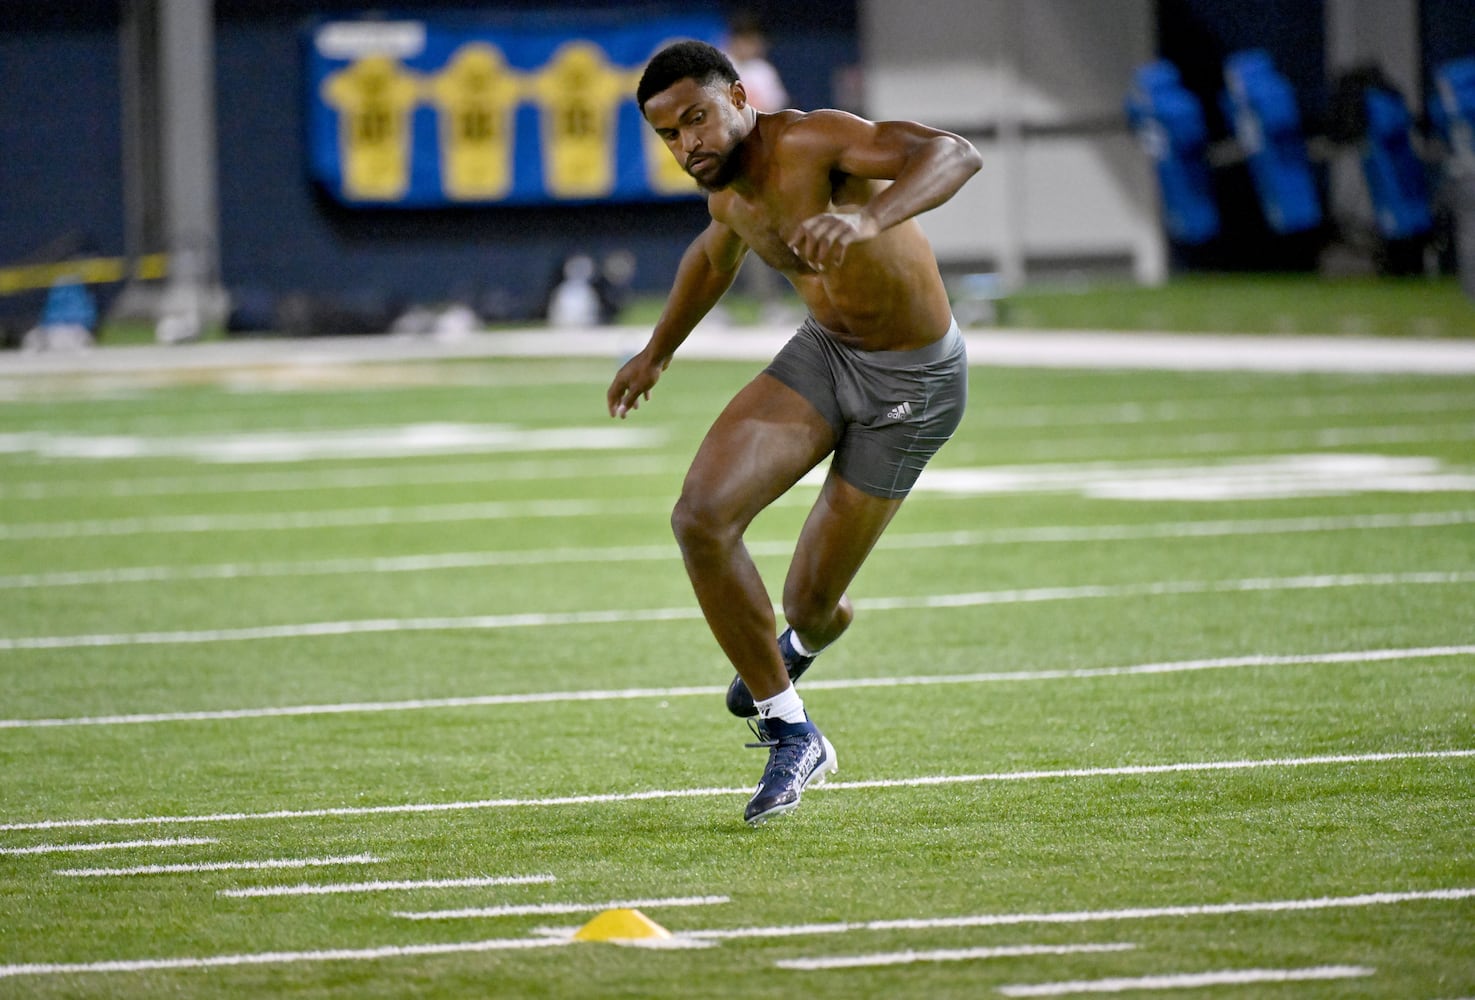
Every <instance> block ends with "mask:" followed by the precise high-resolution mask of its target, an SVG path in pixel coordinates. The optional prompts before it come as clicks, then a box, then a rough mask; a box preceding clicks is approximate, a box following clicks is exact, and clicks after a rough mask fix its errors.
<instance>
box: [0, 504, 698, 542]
mask: <svg viewBox="0 0 1475 1000" xmlns="http://www.w3.org/2000/svg"><path fill="white" fill-rule="evenodd" d="M669 506H670V500H669V499H667V498H664V497H655V498H650V499H630V500H553V499H546V500H488V501H485V502H481V503H448V504H425V505H422V506H418V507H350V508H342V509H337V510H301V511H282V512H276V513H265V514H259V513H253V514H179V515H159V516H155V517H122V518H113V519H105V520H91V521H27V522H22V523H13V524H0V540H4V541H29V540H35V539H43V538H51V539H56V538H99V537H119V536H125V535H152V534H162V535H178V534H193V533H200V532H215V531H253V532H255V531H298V530H307V529H320V528H361V527H370V526H384V525H394V524H446V523H454V522H458V521H495V520H507V519H509V518H523V517H528V518H555V517H596V516H598V517H610V516H615V515H625V514H650V513H653V512H656V511H663V510H665V509H666V508H667V507H669Z"/></svg>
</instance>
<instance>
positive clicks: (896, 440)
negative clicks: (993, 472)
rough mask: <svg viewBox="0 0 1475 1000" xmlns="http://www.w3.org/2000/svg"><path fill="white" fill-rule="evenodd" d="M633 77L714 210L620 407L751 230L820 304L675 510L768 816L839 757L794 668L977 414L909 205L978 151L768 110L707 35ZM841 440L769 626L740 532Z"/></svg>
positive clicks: (713, 296)
mask: <svg viewBox="0 0 1475 1000" xmlns="http://www.w3.org/2000/svg"><path fill="white" fill-rule="evenodd" d="M636 98H637V100H638V101H639V104H640V110H641V114H643V115H644V116H645V119H646V121H647V122H648V123H649V124H650V126H651V127H652V128H654V129H655V131H656V134H657V135H658V136H660V137H661V139H662V140H663V141H664V142H665V144H666V148H668V149H669V150H670V151H671V155H672V156H675V157H676V160H677V162H679V163H680V164H681V165H682V166H683V167H684V168H685V169H686V171H687V173H689V174H690V175H691V176H692V177H693V178H695V179H696V181H697V183H698V184H699V185H701V187H702V188H703V189H704V191H705V192H706V195H707V209H708V212H709V214H710V215H711V222H710V223H709V224H708V225H707V228H706V229H704V230H703V231H702V233H701V234H700V235H699V236H697V238H696V239H695V240H694V241H692V243H691V245H690V246H689V247H688V248H687V250H686V252H685V253H684V254H683V256H682V259H681V263H680V265H679V267H678V268H677V272H676V278H675V282H674V284H673V286H672V290H671V293H670V296H669V298H668V299H667V302H666V307H665V309H664V311H663V312H662V314H661V317H660V319H659V320H657V322H656V325H655V329H654V332H653V333H652V335H651V338H650V341H649V343H647V344H646V345H645V347H644V349H642V350H641V351H640V353H639V354H637V355H635V357H633V358H631V359H630V361H629V362H628V363H626V364H625V365H624V366H623V367H622V368H621V369H620V371H619V373H618V374H617V375H616V376H615V379H614V382H613V383H612V384H611V385H610V387H609V392H608V394H607V401H608V404H609V411H610V415H611V416H616V417H621V418H623V417H625V415H626V414H627V413H629V412H630V411H631V410H634V409H636V408H637V407H638V406H639V405H640V402H641V400H649V399H650V390H651V388H652V387H653V386H654V385H655V384H656V382H657V380H659V379H660V377H661V373H662V372H664V371H665V370H666V367H667V366H668V365H669V364H670V363H671V357H672V355H673V354H674V353H675V352H676V349H677V348H678V347H679V346H680V345H681V343H682V342H683V341H684V340H685V339H686V337H687V335H688V334H690V333H691V331H692V328H693V327H695V326H696V324H697V322H698V321H699V320H700V319H701V318H702V317H703V316H705V315H706V314H707V312H708V310H710V309H711V308H712V307H713V306H714V305H716V304H717V301H718V300H719V299H720V298H721V297H722V295H723V293H724V292H726V291H727V289H728V287H729V286H730V285H731V284H732V282H733V278H734V276H735V275H736V274H737V271H738V267H739V265H740V264H741V263H742V260H743V257H744V255H745V254H746V253H747V252H748V251H749V250H751V251H753V252H754V253H756V254H757V255H758V256H759V257H760V258H761V259H762V260H764V261H765V262H767V263H768V264H769V265H771V266H772V267H773V268H775V269H776V270H778V271H779V272H780V273H782V274H783V275H784V276H785V277H786V278H788V280H789V281H790V282H791V283H792V284H793V286H794V288H795V289H796V290H797V291H798V293H799V295H800V297H801V298H802V299H803V300H804V303H805V305H806V306H807V307H808V310H809V316H808V318H807V319H806V320H805V322H804V323H803V325H802V326H801V327H800V328H799V330H798V332H797V333H796V334H795V336H794V338H793V339H792V340H790V341H789V343H788V344H787V345H786V346H785V347H784V348H783V350H782V351H780V352H779V354H778V356H777V357H776V358H774V360H773V363H772V364H771V365H770V366H769V367H768V368H767V369H766V370H765V371H764V372H763V373H762V374H760V375H758V376H757V377H756V378H755V379H754V380H753V381H752V382H750V383H748V385H747V386H746V387H744V388H743V389H742V390H741V391H739V392H738V394H737V395H736V396H735V397H734V398H733V399H732V401H731V402H730V403H729V404H728V405H727V407H726V409H724V410H723V411H722V414H721V415H720V416H719V417H718V418H717V421H716V423H714V424H713V425H712V428H711V430H710V431H708V433H707V437H706V439H705V440H704V441H703V442H702V445H701V447H700V449H699V450H698V451H697V455H696V458H695V459H694V460H693V462H692V465H691V469H690V471H689V472H688V473H687V476H686V482H685V483H684V484H683V486H682V490H681V498H680V500H678V501H677V504H676V508H675V510H674V512H673V514H672V517H671V523H672V527H673V529H674V531H675V533H676V539H677V541H678V542H679V543H680V546H681V553H682V558H683V560H684V561H685V563H686V571H687V574H688V575H689V576H690V577H691V583H692V587H693V589H694V590H695V591H696V597H697V601H698V603H699V604H700V605H701V608H702V613H703V615H704V616H705V617H706V620H707V624H708V625H709V626H710V627H711V629H712V634H713V635H714V636H715V637H716V639H717V643H718V645H720V646H721V647H722V650H723V652H724V653H726V654H727V658H728V659H729V660H731V661H732V665H733V667H734V668H736V670H737V677H736V678H735V679H734V680H733V682H732V685H731V687H730V688H729V690H728V695H727V703H728V708H729V709H730V710H731V711H732V712H733V713H734V714H735V715H739V716H748V717H751V716H753V715H755V714H756V715H757V716H758V723H757V727H756V731H757V733H758V737H759V739H760V741H761V742H760V743H758V744H754V745H756V746H762V747H767V748H768V749H769V760H768V765H767V767H766V768H765V769H764V772H763V777H762V779H761V780H760V781H759V784H758V788H757V790H756V791H755V792H754V794H753V797H752V800H751V801H750V802H749V803H748V805H747V808H746V810H745V811H744V818H745V819H746V820H747V821H748V822H749V823H752V824H755V825H756V824H758V823H762V822H763V821H764V820H766V819H768V818H769V817H771V816H774V815H777V814H779V813H784V812H787V811H789V810H790V809H793V808H794V807H795V806H796V805H798V804H799V798H800V795H801V793H802V792H803V791H804V789H805V787H806V786H807V785H809V784H812V783H814V784H817V783H818V782H820V781H823V780H824V778H825V777H826V776H828V775H829V774H831V773H833V772H834V770H835V750H834V747H833V746H831V745H830V742H829V740H827V739H826V738H825V737H824V736H823V735H822V734H821V733H820V731H819V729H818V728H817V727H816V726H815V725H814V723H813V722H811V721H810V720H809V717H808V715H807V714H806V713H805V711H804V703H803V701H802V700H801V699H800V697H799V695H798V692H797V691H795V689H794V685H793V681H794V680H795V679H797V678H798V676H799V675H800V674H802V673H803V672H804V670H805V669H807V668H808V666H809V664H810V663H811V662H812V661H813V659H814V656H815V654H817V653H818V652H819V651H820V650H822V649H824V648H825V647H826V646H828V645H829V644H830V643H831V642H833V641H834V640H835V639H836V638H838V637H839V635H840V634H841V633H842V632H844V631H845V629H846V628H848V627H849V626H850V622H851V619H852V617H853V616H854V611H853V609H852V606H851V603H850V600H849V598H848V597H846V594H845V591H846V588H847V587H849V585H850V583H851V581H852V580H853V579H854V578H855V574H856V573H857V571H858V570H859V569H860V566H861V563H862V562H864V560H865V558H866V556H867V555H868V554H869V553H870V551H871V548H872V546H874V545H875V543H876V540H877V539H878V538H879V537H880V536H881V532H882V531H883V530H884V529H885V528H886V525H887V523H888V522H890V520H891V518H892V517H893V516H894V515H895V514H896V511H897V509H898V508H899V507H900V505H901V502H902V499H903V498H904V497H905V496H906V494H907V492H908V491H909V490H910V489H911V487H912V485H913V483H915V482H916V479H917V476H918V474H919V473H920V472H921V470H922V466H923V465H925V464H926V462H927V460H928V459H929V458H931V457H932V455H933V453H935V452H936V451H937V449H938V448H939V447H941V446H942V444H943V442H945V441H946V440H947V439H948V437H949V436H950V435H951V434H952V432H953V430H954V429H955V428H956V427H957V425H958V422H959V421H960V420H961V419H962V415H963V407H964V404H965V402H966V398H967V379H968V374H967V357H966V354H965V352H964V346H963V338H962V335H961V334H960V333H959V332H958V326H957V323H956V322H954V320H953V317H952V311H951V308H950V306H949V303H948V296H947V291H946V289H945V288H944V286H943V282H942V277H941V275H940V274H939V272H938V267H937V261H936V259H935V258H934V256H933V254H932V250H931V247H930V246H929V245H928V243H927V240H926V237H925V236H923V234H922V230H921V228H920V227H919V226H918V224H917V222H916V221H915V219H914V216H916V215H918V214H920V213H922V212H925V211H927V210H928V209H931V208H935V207H937V206H938V205H941V204H942V203H943V202H945V201H947V200H948V199H949V198H950V197H952V196H953V194H955V193H956V192H957V191H958V190H959V189H960V188H961V187H962V186H963V183H964V182H965V181H967V180H968V178H969V177H971V176H972V175H973V174H974V173H975V172H977V170H978V169H979V166H980V165H981V161H980V158H979V155H978V152H977V151H976V150H975V149H974V148H973V147H972V146H971V145H969V143H968V142H967V141H966V140H964V139H962V138H960V137H959V136H956V135H953V134H951V133H949V132H942V131H939V130H937V129H931V128H926V127H924V126H922V125H918V124H915V123H913V122H870V121H866V120H864V119H862V118H857V117H856V116H854V115H851V114H847V113H845V112H841V111H815V112H810V113H808V114H805V113H801V112H798V111H779V112H777V113H774V114H760V113H759V112H757V111H756V110H755V109H754V108H753V107H752V106H751V105H750V104H748V101H747V95H746V94H745V92H744V90H743V85H742V83H741V82H739V80H738V75H737V73H736V72H735V71H734V70H733V67H732V64H731V63H730V62H729V61H728V59H727V57H726V56H724V55H723V54H722V53H721V52H720V51H718V50H717V49H715V48H713V47H712V46H710V45H707V44H705V43H702V42H677V43H675V44H673V45H670V46H668V47H666V48H664V49H662V50H661V51H660V52H659V53H657V54H656V55H655V57H654V58H652V59H651V61H650V63H649V64H648V65H647V66H646V69H645V73H644V75H643V76H642V77H641V80H640V84H639V87H638V89H637V91H636ZM888 182H889V183H888ZM831 453H833V455H834V458H833V459H832V461H831V463H830V469H829V474H828V476H827V477H826V479H825V483H824V486H823V488H822V489H821V491H820V495H819V499H818V500H817V501H816V502H815V505H814V508H813V509H812V510H811V511H810V513H809V517H808V519H807V520H806V522H805V524H804V528H803V530H802V531H801V533H800V536H799V541H798V544H797V546H796V548H795V551H794V558H793V561H792V563H791V564H790V566H789V572H788V577H787V579H786V580H785V581H784V597H783V610H784V617H785V618H786V619H787V620H788V624H789V628H788V629H786V630H785V632H784V633H783V635H781V636H779V638H778V642H777V643H775V641H774V631H775V628H776V623H775V621H774V613H773V605H772V603H771V601H770V599H769V597H768V592H767V590H766V588H765V587H764V584H763V581H762V579H760V577H759V575H758V571H757V568H756V567H755V566H754V564H753V560H752V558H751V557H750V556H749V555H748V551H747V549H746V547H745V546H744V545H743V533H744V531H745V530H746V529H747V527H748V524H749V523H750V522H751V521H752V520H753V518H754V517H756V516H757V514H758V513H759V511H761V510H763V509H764V508H765V507H767V506H768V505H769V504H771V503H773V502H774V501H775V500H777V499H778V498H779V497H780V496H782V495H783V494H784V493H785V492H786V491H787V490H788V489H789V488H790V487H791V486H793V485H794V484H795V483H797V482H798V481H799V479H800V478H801V477H803V476H804V474H805V473H807V472H809V470H810V469H812V468H814V467H815V466H816V465H818V464H819V463H820V461H822V460H823V459H824V458H825V457H826V456H827V455H830V454H831Z"/></svg>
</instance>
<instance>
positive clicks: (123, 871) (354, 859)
mask: <svg viewBox="0 0 1475 1000" xmlns="http://www.w3.org/2000/svg"><path fill="white" fill-rule="evenodd" d="M378 863H379V859H378V858H376V857H374V855H372V854H345V855H340V856H338V857H329V858H267V859H265V860H262V861H210V862H205V863H203V864H195V865H138V866H136V867H133V868H63V869H60V870H58V871H56V872H53V874H55V875H69V876H72V877H74V878H103V877H107V876H112V875H182V874H188V873H191V872H227V871H262V870H268V869H275V868H326V867H330V866H333V865H373V864H378Z"/></svg>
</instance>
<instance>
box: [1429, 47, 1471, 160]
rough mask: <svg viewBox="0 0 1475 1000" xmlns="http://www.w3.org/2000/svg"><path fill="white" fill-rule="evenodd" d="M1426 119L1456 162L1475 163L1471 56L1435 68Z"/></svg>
mask: <svg viewBox="0 0 1475 1000" xmlns="http://www.w3.org/2000/svg"><path fill="white" fill-rule="evenodd" d="M1429 118H1430V120H1431V121H1433V123H1434V126H1435V128H1437V129H1438V130H1439V134H1440V135H1441V136H1442V137H1443V138H1444V140H1445V142H1447V143H1449V147H1450V150H1451V152H1453V154H1454V156H1455V158H1456V159H1461V158H1463V159H1465V160H1466V161H1467V162H1471V163H1475V56H1466V57H1465V58H1463V59H1451V60H1450V61H1449V62H1446V63H1442V64H1441V65H1440V66H1439V67H1438V68H1437V69H1435V71H1434V93H1433V94H1431V95H1430V97H1429Z"/></svg>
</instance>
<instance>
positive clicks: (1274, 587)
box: [0, 571, 1475, 651]
mask: <svg viewBox="0 0 1475 1000" xmlns="http://www.w3.org/2000/svg"><path fill="white" fill-rule="evenodd" d="M1468 583H1475V571H1463V572H1444V571H1433V572H1413V573H1341V574H1320V575H1309V576H1292V577H1251V578H1247V579H1240V580H1161V581H1153V582H1147V583H1126V584H1087V585H1083V586H1073V587H1028V588H1021V589H1010V590H984V591H973V592H968V593H959V594H931V595H920V596H908V597H873V598H868V599H861V600H857V601H856V602H855V604H856V606H857V607H858V608H861V609H862V610H869V611H915V610H937V609H943V608H973V607H987V606H990V605H1001V604H1035V603H1042V602H1052V601H1079V600H1097V599H1113V598H1123V597H1166V596H1188V595H1195V594H1229V593H1253V592H1269V591H1292V590H1327V589H1335V588H1343V587H1390V586H1392V587H1402V586H1449V585H1461V584H1468ZM700 617H701V612H700V610H699V609H698V608H696V607H693V606H684V607H672V608H646V609H628V610H621V609H610V610H605V611H559V612H541V611H528V612H522V613H518V614H506V615H470V616H462V617H445V618H370V619H358V620H348V621H331V622H303V623H296V624H284V625H254V626H245V627H238V628H220V629H189V630H184V631H174V632H121V633H100V634H87V635H51V636H45V635H38V636H5V637H0V651H17V650H28V649H78V648H86V647H99V646H157V645H195V644H201V643H215V642H246V641H252V640H258V639H302V638H308V637H314V636H317V637H321V636H345V635H368V634H376V633H385V632H439V631H463V630H472V631H486V630H495V629H506V628H547V627H565V626H572V625H610V624H624V623H629V622H655V621H689V620H692V619H696V618H700Z"/></svg>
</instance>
